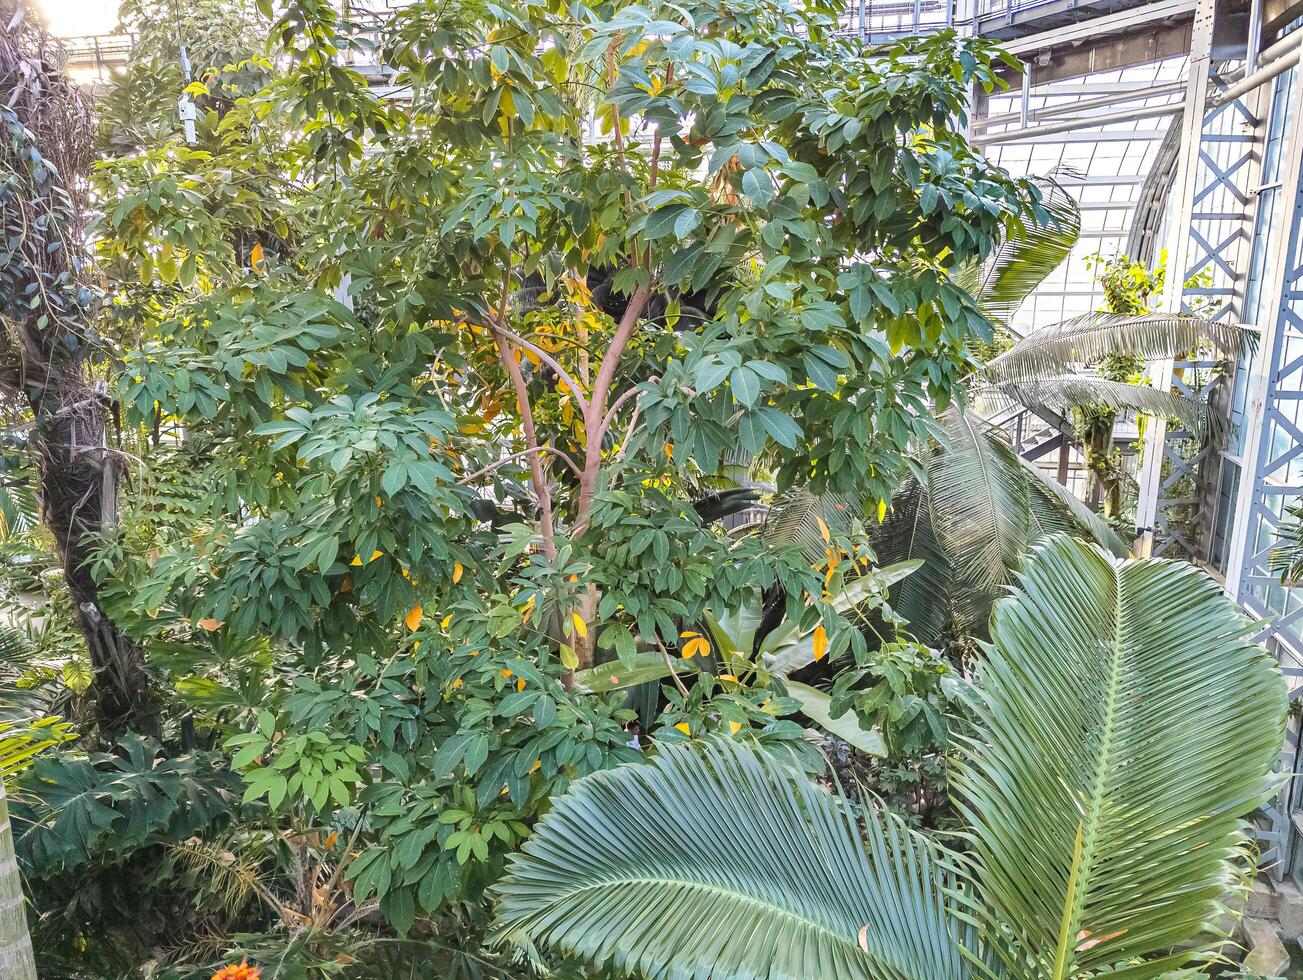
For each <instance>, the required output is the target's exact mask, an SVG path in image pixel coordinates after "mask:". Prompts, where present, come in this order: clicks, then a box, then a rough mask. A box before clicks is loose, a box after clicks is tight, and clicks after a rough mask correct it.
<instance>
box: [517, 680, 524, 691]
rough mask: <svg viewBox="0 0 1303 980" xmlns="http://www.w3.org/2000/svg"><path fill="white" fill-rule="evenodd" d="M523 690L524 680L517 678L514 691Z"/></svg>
mask: <svg viewBox="0 0 1303 980" xmlns="http://www.w3.org/2000/svg"><path fill="white" fill-rule="evenodd" d="M524 689H525V678H523V677H517V678H516V690H517V691H523V690H524Z"/></svg>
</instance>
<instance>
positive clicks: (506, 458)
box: [457, 446, 583, 486]
mask: <svg viewBox="0 0 1303 980" xmlns="http://www.w3.org/2000/svg"><path fill="white" fill-rule="evenodd" d="M530 453H552V454H553V455H554V456H560V457H561V458H562V459H563V460H564V461H565V464H566V465H567V466H569V467H570V469H571V470H572V471H573V472H574V474H575V476H582V475H583V474H582V473H581V472H580V470H579V466H578V464H576V463H575V461H574V460H573V459H571V458H570V456H569V455H568V454H567V453H564V452H562V451H561V450H560V449H555V448H553V447H552V446H539V447H538V448H537V449H522V450H521V451H520V452H518V453H512V454H511V455H510V456H504V457H503V458H502V459H499V460H496V461H495V462H492V463H490V464H489V465H488V466H484V467H481V468H480V469H478V470H476V471H475V472H474V473H471V474H470V475H468V476H463V477H462V478H461V479H460V480H458V481H457V485H458V486H464V485H465V484H467V483H470V482H471V481H472V480H474V479H475V478H476V477H481V476H483V475H484V474H485V473H491V472H492V471H493V470H496V469H497V468H498V467H500V466H506V465H507V464H508V463H510V462H511V461H512V460H513V459H520V458H521V457H522V456H528V455H529V454H530Z"/></svg>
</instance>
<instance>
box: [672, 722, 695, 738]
mask: <svg viewBox="0 0 1303 980" xmlns="http://www.w3.org/2000/svg"><path fill="white" fill-rule="evenodd" d="M674 727H675V728H677V729H678V730H679V731H681V732H682V733H683V734H684V735H691V734H692V728H691V726H689V725H688V723H687V722H686V721H681V722H679V723H678V724H677V725H675V726H674Z"/></svg>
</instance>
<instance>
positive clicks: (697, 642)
mask: <svg viewBox="0 0 1303 980" xmlns="http://www.w3.org/2000/svg"><path fill="white" fill-rule="evenodd" d="M708 653H710V641H709V640H707V639H706V638H705V637H704V636H695V637H693V638H692V639H691V640H689V641H688V642H687V643H685V644H683V659H684V660H691V659H692V658H693V657H698V656H700V657H704V656H706V654H708Z"/></svg>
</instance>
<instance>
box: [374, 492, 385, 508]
mask: <svg viewBox="0 0 1303 980" xmlns="http://www.w3.org/2000/svg"><path fill="white" fill-rule="evenodd" d="M384 505H385V502H384V500H382V499H381V498H380V496H379V495H378V494H377V495H376V506H377V507H383V506H384Z"/></svg>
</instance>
